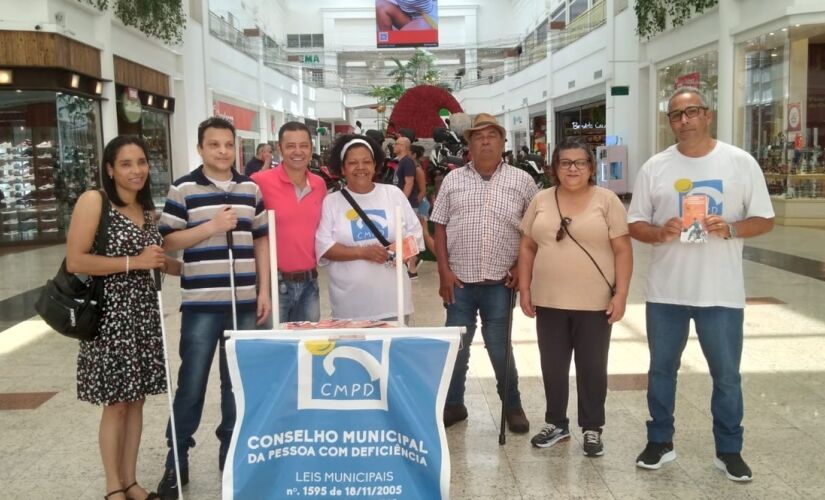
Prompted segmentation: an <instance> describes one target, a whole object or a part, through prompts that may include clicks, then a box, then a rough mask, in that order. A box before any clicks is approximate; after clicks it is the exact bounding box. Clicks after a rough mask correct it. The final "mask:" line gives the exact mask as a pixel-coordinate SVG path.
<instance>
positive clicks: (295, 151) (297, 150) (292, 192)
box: [252, 122, 327, 326]
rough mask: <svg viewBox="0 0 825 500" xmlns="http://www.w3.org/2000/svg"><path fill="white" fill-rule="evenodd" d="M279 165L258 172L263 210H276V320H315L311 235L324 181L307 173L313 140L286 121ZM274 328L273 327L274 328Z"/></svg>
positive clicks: (280, 140)
mask: <svg viewBox="0 0 825 500" xmlns="http://www.w3.org/2000/svg"><path fill="white" fill-rule="evenodd" d="M278 150H279V151H280V152H281V163H280V164H278V166H277V167H275V168H271V169H269V170H266V171H263V172H258V173H256V174H254V175H253V176H252V180H253V181H255V183H257V184H258V187H259V188H260V189H261V193H262V195H263V200H264V206H265V207H266V208H267V210H275V227H276V244H277V246H278V291H279V294H278V303H279V305H280V317H279V319H280V321H281V322H287V321H318V320H319V319H320V316H321V306H320V294H319V293H318V271H317V270H316V269H315V262H316V259H315V231H316V230H317V229H318V223H319V222H320V220H321V204H322V202H323V201H324V196H326V194H327V191H326V185H325V184H324V180H323V179H322V178H321V177H319V176H317V175H315V174H313V173H312V172H310V171H309V162H310V160H311V159H312V137H311V135H310V133H309V129H308V128H307V126H306V125H304V124H303V123H300V122H287V123H285V124H284V125H283V126H282V127H281V129H280V130H279V131H278ZM276 326H277V325H276Z"/></svg>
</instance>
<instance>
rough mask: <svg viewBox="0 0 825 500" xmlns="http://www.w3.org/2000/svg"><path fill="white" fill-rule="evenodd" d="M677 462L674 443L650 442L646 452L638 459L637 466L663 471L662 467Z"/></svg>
mask: <svg viewBox="0 0 825 500" xmlns="http://www.w3.org/2000/svg"><path fill="white" fill-rule="evenodd" d="M674 460H676V452H675V451H673V443H672V442H668V443H654V442H653V441H648V442H647V446H645V451H643V452H642V453H641V454H639V456H638V457H636V466H637V467H641V468H642V469H653V470H657V469H661V468H662V465H664V464H666V463H668V462H672V461H674Z"/></svg>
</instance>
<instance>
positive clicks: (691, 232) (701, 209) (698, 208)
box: [679, 194, 708, 243]
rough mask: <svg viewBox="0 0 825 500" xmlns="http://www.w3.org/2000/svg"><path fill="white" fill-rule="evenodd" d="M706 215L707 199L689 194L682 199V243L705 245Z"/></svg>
mask: <svg viewBox="0 0 825 500" xmlns="http://www.w3.org/2000/svg"><path fill="white" fill-rule="evenodd" d="M707 215H708V197H707V196H706V195H704V194H691V195H687V196H685V197H684V198H682V234H681V235H680V237H679V239H680V241H681V242H682V243H707V242H708V230H707V225H706V224H705V218H706V217H707Z"/></svg>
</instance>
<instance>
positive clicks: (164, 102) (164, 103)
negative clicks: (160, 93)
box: [163, 99, 169, 109]
mask: <svg viewBox="0 0 825 500" xmlns="http://www.w3.org/2000/svg"><path fill="white" fill-rule="evenodd" d="M163 109H169V99H164V100H163Z"/></svg>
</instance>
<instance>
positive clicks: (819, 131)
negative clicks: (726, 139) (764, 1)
mask: <svg viewBox="0 0 825 500" xmlns="http://www.w3.org/2000/svg"><path fill="white" fill-rule="evenodd" d="M737 66H738V68H737V70H738V71H737V91H738V93H739V95H738V96H737V98H736V102H737V103H738V104H739V106H738V109H737V112H736V115H735V116H736V119H737V121H738V123H737V126H736V127H735V130H736V134H737V137H736V141H737V143H738V144H739V145H741V146H742V147H743V148H744V149H745V150H746V151H748V152H750V153H751V154H752V155H753V156H754V158H756V160H757V161H758V162H759V165H760V166H761V167H762V170H763V172H764V174H765V181H766V182H767V184H768V190H769V192H770V193H771V194H772V195H774V196H775V197H777V198H782V199H807V198H820V199H821V198H823V196H825V195H823V189H825V158H823V151H822V145H823V143H825V85H823V83H822V82H825V26H792V27H788V28H785V29H781V30H775V31H771V32H768V33H765V34H763V35H761V36H759V37H756V38H754V39H751V40H748V41H746V42H745V43H743V44H741V45H739V47H738V50H737ZM822 216H825V214H820V217H822Z"/></svg>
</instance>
